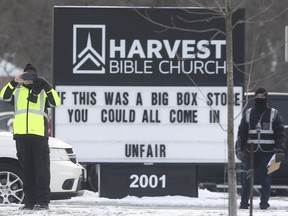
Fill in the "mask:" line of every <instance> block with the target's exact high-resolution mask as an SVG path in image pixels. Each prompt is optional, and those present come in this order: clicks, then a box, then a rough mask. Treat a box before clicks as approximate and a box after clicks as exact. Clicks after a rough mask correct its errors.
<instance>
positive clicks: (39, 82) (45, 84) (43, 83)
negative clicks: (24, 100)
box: [36, 77, 52, 92]
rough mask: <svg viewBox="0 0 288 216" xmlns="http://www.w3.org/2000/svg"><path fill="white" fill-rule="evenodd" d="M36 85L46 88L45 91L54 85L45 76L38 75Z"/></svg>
mask: <svg viewBox="0 0 288 216" xmlns="http://www.w3.org/2000/svg"><path fill="white" fill-rule="evenodd" d="M36 85H37V86H39V87H40V88H41V89H44V91H45V92H48V91H50V90H51V89H52V85H51V84H50V83H49V82H48V81H47V80H46V79H45V78H44V77H38V78H37V79H36Z"/></svg>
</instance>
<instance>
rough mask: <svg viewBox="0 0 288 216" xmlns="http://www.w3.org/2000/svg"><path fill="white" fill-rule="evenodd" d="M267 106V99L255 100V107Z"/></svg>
mask: <svg viewBox="0 0 288 216" xmlns="http://www.w3.org/2000/svg"><path fill="white" fill-rule="evenodd" d="M266 105H267V98H255V107H257V108H264V107H266Z"/></svg>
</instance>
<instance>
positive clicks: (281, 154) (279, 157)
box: [276, 149, 285, 162]
mask: <svg viewBox="0 0 288 216" xmlns="http://www.w3.org/2000/svg"><path fill="white" fill-rule="evenodd" d="M284 159H285V153H284V150H283V149H276V162H282V161H284Z"/></svg>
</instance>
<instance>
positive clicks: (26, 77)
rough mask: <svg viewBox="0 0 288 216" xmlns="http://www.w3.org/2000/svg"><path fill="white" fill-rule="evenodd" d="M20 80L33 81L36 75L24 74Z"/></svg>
mask: <svg viewBox="0 0 288 216" xmlns="http://www.w3.org/2000/svg"><path fill="white" fill-rule="evenodd" d="M22 78H23V79H24V80H35V79H36V78H37V74H35V73H25V74H24V75H23V76H22Z"/></svg>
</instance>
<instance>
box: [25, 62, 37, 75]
mask: <svg viewBox="0 0 288 216" xmlns="http://www.w3.org/2000/svg"><path fill="white" fill-rule="evenodd" d="M24 72H27V73H35V74H37V70H36V68H35V67H33V66H32V64H27V65H26V67H25V68H24Z"/></svg>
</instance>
